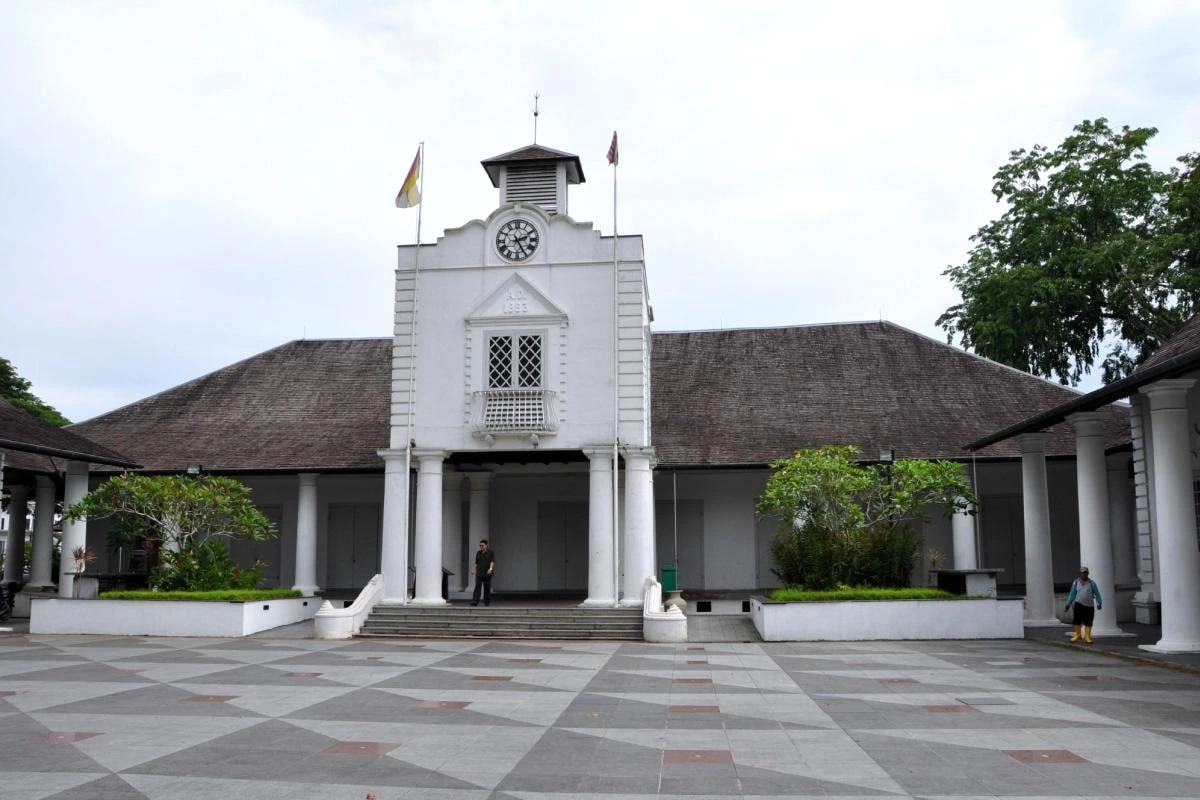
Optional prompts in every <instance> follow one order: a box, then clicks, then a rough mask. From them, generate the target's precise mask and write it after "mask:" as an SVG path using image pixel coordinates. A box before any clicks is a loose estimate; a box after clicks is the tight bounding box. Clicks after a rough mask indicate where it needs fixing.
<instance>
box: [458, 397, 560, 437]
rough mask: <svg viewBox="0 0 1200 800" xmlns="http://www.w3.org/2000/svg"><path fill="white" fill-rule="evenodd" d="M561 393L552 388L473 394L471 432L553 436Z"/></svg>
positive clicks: (555, 429) (556, 425) (556, 428)
mask: <svg viewBox="0 0 1200 800" xmlns="http://www.w3.org/2000/svg"><path fill="white" fill-rule="evenodd" d="M557 400H558V394H557V393H556V392H553V391H550V390H549V389H484V390H483V391H480V392H474V393H472V395H471V430H472V431H473V432H475V433H478V434H480V435H484V434H489V433H539V434H542V433H554V432H556V431H557V430H558V408H557Z"/></svg>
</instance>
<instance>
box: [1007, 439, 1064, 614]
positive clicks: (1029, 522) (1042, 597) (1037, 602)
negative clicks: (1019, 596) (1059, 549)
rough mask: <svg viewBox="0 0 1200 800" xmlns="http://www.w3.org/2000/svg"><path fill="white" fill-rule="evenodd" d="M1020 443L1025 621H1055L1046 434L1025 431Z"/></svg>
mask: <svg viewBox="0 0 1200 800" xmlns="http://www.w3.org/2000/svg"><path fill="white" fill-rule="evenodd" d="M1017 440H1018V441H1019V442H1020V445H1021V500H1022V504H1023V506H1024V512H1025V624H1026V625H1058V624H1059V622H1058V619H1057V618H1056V617H1055V616H1054V611H1055V608H1054V569H1053V567H1052V566H1051V563H1050V499H1049V489H1048V488H1047V484H1046V434H1045V433H1025V434H1021V435H1020V436H1018V437H1017Z"/></svg>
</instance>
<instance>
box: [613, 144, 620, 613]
mask: <svg viewBox="0 0 1200 800" xmlns="http://www.w3.org/2000/svg"><path fill="white" fill-rule="evenodd" d="M616 142H617V134H616V132H614V133H613V147H614V148H615V147H616ZM612 155H613V159H612V162H613V459H612V461H613V464H612V470H613V471H612V497H613V501H612V503H613V507H612V514H613V607H614V608H616V607H618V606H620V604H621V587H620V576H621V559H620V557H619V554H620V552H621V550H620V540H621V519H620V515H621V512H620V503H619V500H618V497H617V459H618V457H619V456H618V453H617V449H618V447H619V445H620V441H621V357H620V352H621V304H620V266H619V263H618V261H617V243H618V241H620V237H619V236H618V235H617V164H618V163H620V160H621V159H620V157H619V156H618V155H617V153H616V151H615V150H614V152H613V154H612Z"/></svg>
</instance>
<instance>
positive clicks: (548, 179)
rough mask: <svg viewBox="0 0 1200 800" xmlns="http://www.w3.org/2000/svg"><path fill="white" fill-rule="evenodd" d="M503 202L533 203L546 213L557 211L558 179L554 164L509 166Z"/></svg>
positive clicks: (555, 212)
mask: <svg viewBox="0 0 1200 800" xmlns="http://www.w3.org/2000/svg"><path fill="white" fill-rule="evenodd" d="M504 202H506V203H534V204H536V205H539V206H541V207H542V208H543V209H544V210H545V211H546V213H548V214H557V213H558V181H557V180H556V170H555V168H554V164H536V165H532V166H516V165H513V166H510V167H509V168H508V177H507V181H506V184H505V191H504Z"/></svg>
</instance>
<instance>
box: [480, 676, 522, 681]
mask: <svg viewBox="0 0 1200 800" xmlns="http://www.w3.org/2000/svg"><path fill="white" fill-rule="evenodd" d="M471 680H473V681H511V680H512V675H475V676H474V677H472V678H471Z"/></svg>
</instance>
